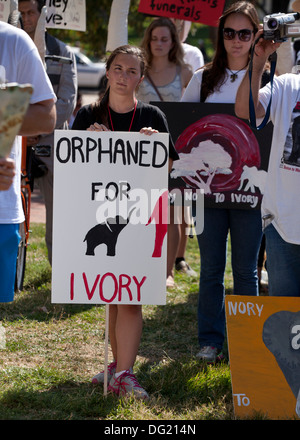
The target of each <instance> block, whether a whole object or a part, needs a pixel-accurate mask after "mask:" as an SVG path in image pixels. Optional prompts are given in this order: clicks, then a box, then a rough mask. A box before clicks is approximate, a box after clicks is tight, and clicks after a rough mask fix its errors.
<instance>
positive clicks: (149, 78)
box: [146, 73, 163, 101]
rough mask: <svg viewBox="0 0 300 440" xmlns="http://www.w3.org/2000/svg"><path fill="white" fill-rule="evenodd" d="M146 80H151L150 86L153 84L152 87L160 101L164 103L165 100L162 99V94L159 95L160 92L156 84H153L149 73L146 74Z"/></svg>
mask: <svg viewBox="0 0 300 440" xmlns="http://www.w3.org/2000/svg"><path fill="white" fill-rule="evenodd" d="M146 78H147V79H148V80H149V82H150V84H151V85H152V87H153V88H154V90H155V92H156V94H157V96H158V97H159V99H160V100H161V101H163V98H162V96H161V94H160V93H159V91H158V89H157V87H156V85H155V84H154V82H153V80H152V78H151V76H150V75H149V73H147V74H146Z"/></svg>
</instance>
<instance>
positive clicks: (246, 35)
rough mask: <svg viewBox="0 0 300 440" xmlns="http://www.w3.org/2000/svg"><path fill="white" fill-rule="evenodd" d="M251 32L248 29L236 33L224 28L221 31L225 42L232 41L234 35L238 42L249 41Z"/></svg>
mask: <svg viewBox="0 0 300 440" xmlns="http://www.w3.org/2000/svg"><path fill="white" fill-rule="evenodd" d="M252 33H253V31H251V30H250V29H241V30H240V31H236V30H234V29H231V28H224V29H223V37H224V39H225V40H233V39H234V38H235V36H236V34H237V35H238V37H239V40H241V41H245V42H246V41H250V39H251V35H252Z"/></svg>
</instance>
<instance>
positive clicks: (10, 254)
mask: <svg viewBox="0 0 300 440" xmlns="http://www.w3.org/2000/svg"><path fill="white" fill-rule="evenodd" d="M19 242H20V234H19V225H18V224H0V280H1V283H0V303H6V302H11V301H13V299H14V287H15V276H16V263H17V256H18V246H19Z"/></svg>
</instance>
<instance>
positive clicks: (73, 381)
mask: <svg viewBox="0 0 300 440" xmlns="http://www.w3.org/2000/svg"><path fill="white" fill-rule="evenodd" d="M44 233H45V229H44V225H37V224H33V225H32V233H31V238H30V246H29V248H28V253H27V269H26V277H25V285H24V290H23V291H22V292H20V293H18V294H16V296H15V301H14V302H13V303H11V304H0V321H1V322H2V327H3V328H4V330H5V338H6V344H5V348H4V349H3V348H2V349H0V383H1V388H0V419H1V420H145V419H146V420H200V419H203V420H225V419H227V420H228V419H229V420H232V419H234V418H235V417H234V412H233V403H232V392H231V377H230V368H229V365H228V362H227V361H226V362H224V363H221V364H218V365H215V366H211V365H206V364H204V363H201V362H199V361H197V360H196V359H195V354H196V353H197V350H198V344H197V318H196V308H197V291H198V277H196V278H188V277H186V276H184V275H179V274H176V283H177V288H176V289H175V290H173V291H172V292H169V293H168V295H167V304H166V305H165V306H144V330H143V337H142V342H141V346H140V350H139V355H138V358H137V362H136V365H135V372H136V375H137V378H138V380H139V381H140V383H141V384H142V385H143V386H144V387H145V389H146V390H147V391H148V393H149V394H150V400H149V401H148V402H138V401H134V400H132V399H118V398H116V397H115V396H112V395H108V396H106V397H105V396H103V388H102V386H94V385H92V384H91V382H90V379H91V377H92V376H93V375H94V374H95V373H97V372H99V371H100V370H101V369H102V368H103V363H104V332H105V307H104V306H88V305H57V304H51V298H50V295H51V269H50V265H49V263H48V261H47V258H46V247H45V244H44ZM187 258H188V261H189V263H190V264H191V266H192V267H193V268H194V269H195V270H196V271H197V273H199V263H200V262H199V252H198V246H197V240H196V238H193V239H189V241H188V252H187ZM231 288H232V279H231V272H230V270H229V268H228V270H227V272H226V289H227V291H228V292H229V293H230V291H231ZM110 359H111V354H110ZM110 359H109V360H110Z"/></svg>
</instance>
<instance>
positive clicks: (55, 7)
mask: <svg viewBox="0 0 300 440" xmlns="http://www.w3.org/2000/svg"><path fill="white" fill-rule="evenodd" d="M46 7H47V17H46V27H47V28H56V29H72V30H75V31H83V32H85V30H86V8H85V0H46Z"/></svg>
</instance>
